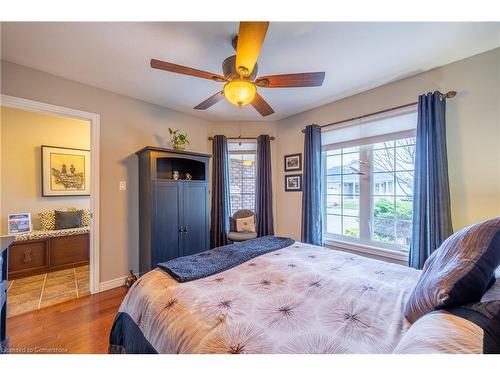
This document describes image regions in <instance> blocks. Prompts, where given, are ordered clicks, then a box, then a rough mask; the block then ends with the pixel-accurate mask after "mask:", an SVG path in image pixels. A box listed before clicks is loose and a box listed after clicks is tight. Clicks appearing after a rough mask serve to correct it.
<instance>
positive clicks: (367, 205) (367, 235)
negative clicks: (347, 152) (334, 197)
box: [322, 124, 416, 263]
mask: <svg viewBox="0 0 500 375" xmlns="http://www.w3.org/2000/svg"><path fill="white" fill-rule="evenodd" d="M415 126H416V124H415ZM414 137H416V128H415V129H410V130H404V131H400V132H394V133H387V134H383V135H378V136H376V137H369V138H361V139H357V140H353V141H349V142H342V143H338V144H327V145H323V152H322V158H323V171H322V173H323V184H324V186H325V188H324V189H323V198H324V203H323V241H324V243H325V244H326V245H331V246H334V247H338V248H343V249H345V250H348V251H355V252H361V253H367V254H370V255H375V256H380V257H386V258H391V259H394V260H396V261H399V262H401V263H403V262H405V261H407V260H408V254H409V251H408V248H406V247H405V246H403V245H400V244H396V243H386V242H382V241H376V240H373V239H371V236H372V230H373V228H372V226H373V220H372V215H373V207H374V204H373V201H374V198H375V197H376V193H375V191H374V190H375V183H374V182H372V181H371V179H372V178H373V176H374V174H373V171H372V169H373V149H369V148H368V147H367V146H370V145H373V144H375V143H381V142H389V141H395V140H399V139H405V138H414ZM350 147H359V148H360V151H359V160H360V164H359V167H360V168H359V172H360V177H359V194H356V195H358V196H359V238H356V237H352V236H346V235H344V234H334V233H329V232H328V231H327V218H328V208H327V196H328V189H327V186H328V175H327V162H326V159H327V152H328V151H333V150H341V149H345V148H350ZM395 168H396V167H395ZM395 171H396V169H395ZM391 173H395V172H391ZM341 181H342V180H341ZM341 183H342V182H341ZM380 188H382V187H381V186H380ZM393 188H394V189H396V186H393ZM379 194H380V193H379ZM343 196H344V194H343V193H340V197H341V199H342V198H343ZM392 196H394V197H397V194H396V191H395V190H394V192H393V194H392ZM339 216H340V217H341V218H342V217H343V215H342V214H341V215H339Z"/></svg>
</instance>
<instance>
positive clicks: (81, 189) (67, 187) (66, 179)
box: [42, 146, 90, 197]
mask: <svg viewBox="0 0 500 375" xmlns="http://www.w3.org/2000/svg"><path fill="white" fill-rule="evenodd" d="M76 195H90V151H89V150H82V149H77V148H66V147H55V146H42V196H43V197H60V196H76Z"/></svg>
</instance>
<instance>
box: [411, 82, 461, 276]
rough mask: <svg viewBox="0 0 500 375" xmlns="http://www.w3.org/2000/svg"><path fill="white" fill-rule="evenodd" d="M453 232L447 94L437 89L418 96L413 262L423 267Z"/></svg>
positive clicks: (413, 264)
mask: <svg viewBox="0 0 500 375" xmlns="http://www.w3.org/2000/svg"><path fill="white" fill-rule="evenodd" d="M452 233H453V228H452V223H451V204H450V187H449V181H448V158H447V151H446V98H445V97H444V95H442V94H441V93H440V92H438V91H436V92H434V93H428V94H425V95H420V96H419V98H418V122H417V144H416V151H415V176H414V188H413V235H412V243H411V246H410V256H409V264H410V266H411V267H413V268H418V269H421V268H422V267H423V266H424V263H425V261H426V260H427V258H428V257H429V256H430V255H431V253H432V252H433V251H434V250H436V249H437V248H438V247H439V246H440V245H441V243H442V242H443V241H444V240H445V239H446V238H448V237H449V236H450V235H451V234H452Z"/></svg>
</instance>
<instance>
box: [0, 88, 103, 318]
mask: <svg viewBox="0 0 500 375" xmlns="http://www.w3.org/2000/svg"><path fill="white" fill-rule="evenodd" d="M1 99H2V100H1V106H2V109H5V112H8V111H19V113H20V114H21V115H23V114H24V115H27V116H30V115H31V116H35V115H40V116H45V117H46V119H48V120H49V123H50V125H54V124H56V123H57V122H58V119H59V120H61V119H66V120H67V123H68V124H70V123H71V124H75V126H74V127H73V128H72V130H73V131H74V137H73V134H72V133H70V135H69V136H67V138H64V137H63V138H61V134H58V136H59V137H54V141H53V142H51V141H49V142H46V141H40V142H38V146H37V147H33V145H32V146H31V148H29V151H28V152H27V153H26V156H25V157H24V154H23V155H21V156H20V154H18V155H17V157H18V159H17V160H18V161H19V168H16V166H17V164H16V163H17V162H16V161H15V160H14V161H13V164H14V166H13V167H12V168H6V169H9V170H13V171H17V172H16V173H10V176H2V179H5V178H12V179H13V180H16V175H17V176H18V177H19V174H20V173H21V174H22V173H25V172H26V173H28V174H30V175H31V178H35V179H37V181H36V182H34V184H36V185H37V188H36V190H37V194H38V197H36V199H34V200H33V202H34V203H33V207H31V206H30V205H29V204H26V209H24V210H23V209H21V208H19V207H20V206H18V207H16V209H9V207H8V206H9V204H8V203H7V204H3V205H2V207H0V208H1V215H2V221H4V220H6V221H8V215H9V214H11V213H19V211H27V213H30V214H31V216H32V222H31V225H32V228H30V229H33V230H32V231H31V234H30V233H26V234H24V233H22V234H18V236H19V240H20V241H16V244H17V245H18V246H17V248H15V249H14V251H11V250H9V253H12V254H13V257H14V258H15V259H13V260H15V261H16V262H17V263H15V265H14V266H13V269H12V270H9V274H11V271H12V275H13V277H12V279H13V280H10V282H9V284H8V287H10V288H9V289H10V291H11V292H15V291H16V290H17V291H18V292H21V293H22V292H23V291H27V290H30V289H33V288H34V291H33V292H32V295H31V297H34V296H35V294H37V293H38V290H39V288H41V290H42V292H40V298H39V300H38V304H37V306H36V307H37V308H43V307H45V306H47V305H49V304H53V303H57V302H62V301H64V299H65V298H64V296H63V294H66V297H67V298H69V296H76V297H77V298H78V297H82V296H84V295H86V294H92V293H97V292H99V120H100V119H99V115H97V114H94V113H89V112H83V111H79V110H75V109H71V108H65V107H59V106H54V105H50V104H46V103H41V102H36V101H32V100H27V99H23V98H17V97H12V96H8V95H2V96H1ZM51 118H52V119H53V120H52V121H50V119H51ZM61 121H62V120H61ZM85 124H86V125H87V126H88V139H87V141H88V142H87V145H88V146H89V147H81V146H82V145H84V144H85V142H83V138H84V136H78V132H77V129H78V127H77V125H78V126H80V127H82V126H85ZM4 125H5V124H4ZM80 134H81V133H80ZM25 138H29V137H27V136H26V137H25ZM70 138H73V139H72V140H71V139H70ZM44 139H47V138H44ZM12 140H13V142H19V143H20V142H21V141H19V140H16V139H15V138H13V139H12ZM3 141H5V139H4V140H3ZM72 142H73V143H72ZM79 142H80V143H79ZM82 142H83V143H82ZM43 143H45V145H44V144H43ZM42 146H44V147H45V149H44V147H42ZM49 146H50V147H49ZM68 146H70V147H68ZM51 147H52V148H51ZM58 150H62V151H61V152H58ZM87 150H88V151H87ZM48 151H50V152H51V153H50V155H56V154H57V155H59V154H61V155H65V156H64V157H69V158H71V157H73V158H74V159H71V160H75V162H74V163H73V162H71V160H70V161H69V162H68V163H64V162H60V163H59V164H61V163H62V164H61V165H60V166H57V165H56V164H57V160H56V159H55V157H53V156H51V161H50V162H52V163H55V164H53V165H49V164H48V161H47V159H48V158H47V156H46V157H45V160H43V159H44V158H43V155H49V154H47V152H48ZM68 155H69V156H68ZM84 156H87V157H88V159H89V160H88V164H87V167H86V170H87V172H88V173H87V175H85V176H84V173H83V171H80V169H83V164H81V165H79V164H78V163H79V162H80V160H81V161H83V160H85V157H84ZM23 159H26V160H29V161H30V162H31V163H32V164H35V165H36V168H37V169H36V170H35V171H32V170H28V168H27V167H26V171H24V170H23V167H21V165H23V163H22V162H21V161H22V160H23ZM31 159H33V160H35V159H36V161H33V160H31ZM68 160H69V159H68ZM2 162H5V160H3V161H2ZM66 164H67V165H66ZM9 166H10V164H9ZM47 170H48V171H49V172H47ZM3 173H4V170H2V174H3ZM47 173H49V174H50V176H51V177H49V178H50V179H51V180H50V181H51V183H53V184H54V187H55V189H58V188H61V189H62V188H63V187H64V189H66V190H71V191H69V194H68V195H64V192H63V193H62V194H59V193H58V192H57V191H56V192H55V193H54V191H52V192H51V191H48V190H50V186H48V185H49V184H48V183H47V177H46V180H45V182H43V180H44V178H43V176H44V175H45V176H47ZM55 174H57V181H55V182H54V181H53V180H52V179H55V177H54V176H55ZM89 177H90V178H89ZM25 181H28V179H26V180H25ZM19 183H20V184H21V182H20V181H19ZM61 184H62V185H61ZM63 185H64V186H63ZM30 189H31V190H33V186H30ZM3 190H4V189H2V191H1V194H2V196H4V194H6V193H8V192H7V191H3ZM19 190H22V186H21V185H20V188H19ZM73 190H74V191H73ZM80 190H81V191H80ZM10 191H11V192H12V191H13V190H12V188H10ZM80 193H81V194H80ZM11 194H12V193H11ZM4 203H5V201H4ZM28 206H30V207H28ZM45 208H47V209H45ZM12 210H14V211H15V212H7V211H12ZM56 211H57V212H58V213H59V214H58V223H59V225H66V227H64V226H63V227H61V228H63V229H62V231H61V230H60V229H55V228H51V227H50V226H51V225H52V226H54V225H55V223H51V220H52V221H54V220H55V219H54V217H50V212H52V213H53V215H54V212H56ZM75 211H77V212H76V215H75ZM45 212H48V213H49V214H48V217H43V214H40V213H45ZM61 212H62V213H61ZM75 217H78V218H79V219H77V220H80V221H79V223H80V225H78V226H75V225H74V224H73V225H72V224H71V220H72V218H73V219H74V218H75ZM61 218H62V219H61ZM65 220H66V221H65ZM68 220H69V224H68ZM61 222H62V224H61ZM47 225H48V227H47ZM8 228H9V227H8V223H4V224H2V235H4V234H7V232H8ZM85 228H87V229H85ZM51 229H54V231H53V232H52V231H51ZM16 238H17V237H16ZM84 249H87V251H88V256H87V259H85V254H84ZM44 257H45V258H44ZM9 264H11V261H9ZM27 265H29V267H28V266H27ZM30 277H31V279H29V278H30ZM26 278H27V279H26ZM23 279H25V280H23ZM16 280H18V281H17V284H16ZM21 280H23V281H21ZM59 281H61V284H60V285H58V284H57V283H58V282H59ZM72 282H73V285H74V286H73V288H72V289H71V284H72ZM51 287H52V288H51ZM43 290H45V291H46V292H45V293H44V292H43ZM50 290H52V293H53V294H54V293H55V294H54V295H53V296H52V297H51V295H50V293H49V291H50ZM44 294H45V297H44ZM25 296H26V297H27V296H29V294H26V295H25ZM23 299H24V298H23ZM32 299H33V298H32ZM35 299H36V298H35ZM52 302H53V303H52ZM27 305H30V306H27ZM27 305H26V306H24V307H23V306H16V308H17V312H22V311H23V309H24V310H26V309H29V308H33V306H34V302H33V301H31V302H30V303H27ZM8 311H9V307H8ZM9 315H10V314H9Z"/></svg>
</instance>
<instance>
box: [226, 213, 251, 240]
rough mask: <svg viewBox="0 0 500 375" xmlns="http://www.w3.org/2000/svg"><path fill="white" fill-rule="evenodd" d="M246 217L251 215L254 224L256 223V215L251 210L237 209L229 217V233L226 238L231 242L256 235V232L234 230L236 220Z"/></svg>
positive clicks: (248, 238)
mask: <svg viewBox="0 0 500 375" xmlns="http://www.w3.org/2000/svg"><path fill="white" fill-rule="evenodd" d="M247 217H253V222H254V224H257V215H255V212H253V211H252V210H238V211H236V212H235V213H234V214H233V216H231V217H230V218H229V233H228V235H227V238H228V239H229V240H231V241H233V242H241V241H246V240H251V239H252V238H256V237H257V233H256V232H237V231H236V220H237V219H245V218H247Z"/></svg>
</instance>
